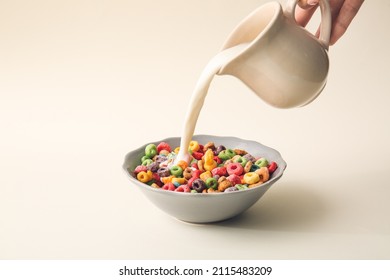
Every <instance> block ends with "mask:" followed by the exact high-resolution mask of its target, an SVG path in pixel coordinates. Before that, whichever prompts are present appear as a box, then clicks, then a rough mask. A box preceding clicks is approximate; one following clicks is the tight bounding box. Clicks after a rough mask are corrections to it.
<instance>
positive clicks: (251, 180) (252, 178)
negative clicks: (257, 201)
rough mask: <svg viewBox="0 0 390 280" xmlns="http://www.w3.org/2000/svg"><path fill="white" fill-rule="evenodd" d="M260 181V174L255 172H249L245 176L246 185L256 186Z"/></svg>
mask: <svg viewBox="0 0 390 280" xmlns="http://www.w3.org/2000/svg"><path fill="white" fill-rule="evenodd" d="M259 181H260V177H259V174H257V173H255V172H248V173H246V174H245V175H244V183H245V184H248V185H251V184H256V183H257V182H259Z"/></svg>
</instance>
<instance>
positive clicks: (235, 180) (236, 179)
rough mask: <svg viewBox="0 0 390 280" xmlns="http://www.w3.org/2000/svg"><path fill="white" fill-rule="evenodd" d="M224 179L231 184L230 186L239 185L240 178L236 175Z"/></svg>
mask: <svg viewBox="0 0 390 280" xmlns="http://www.w3.org/2000/svg"><path fill="white" fill-rule="evenodd" d="M226 179H227V180H229V181H230V183H232V186H235V185H236V184H241V178H240V177H239V176H237V175H236V174H232V175H229V176H228V177H227V178H226Z"/></svg>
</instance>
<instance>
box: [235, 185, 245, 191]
mask: <svg viewBox="0 0 390 280" xmlns="http://www.w3.org/2000/svg"><path fill="white" fill-rule="evenodd" d="M235 187H236V188H237V189H238V190H239V191H242V190H246V189H247V188H248V186H247V185H244V184H237V185H235Z"/></svg>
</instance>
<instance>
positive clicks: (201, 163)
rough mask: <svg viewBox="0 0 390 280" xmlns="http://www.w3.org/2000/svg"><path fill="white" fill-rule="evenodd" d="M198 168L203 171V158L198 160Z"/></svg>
mask: <svg viewBox="0 0 390 280" xmlns="http://www.w3.org/2000/svg"><path fill="white" fill-rule="evenodd" d="M198 169H199V170H200V171H201V172H204V171H205V169H204V167H203V160H202V159H201V160H198Z"/></svg>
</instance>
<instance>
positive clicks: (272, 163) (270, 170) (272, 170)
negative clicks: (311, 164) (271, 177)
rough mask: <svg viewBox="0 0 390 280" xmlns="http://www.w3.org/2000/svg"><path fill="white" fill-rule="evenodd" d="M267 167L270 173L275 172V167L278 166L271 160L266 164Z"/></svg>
mask: <svg viewBox="0 0 390 280" xmlns="http://www.w3.org/2000/svg"><path fill="white" fill-rule="evenodd" d="M267 168H268V172H269V174H272V173H274V172H275V170H276V168H278V164H277V163H276V162H274V161H273V162H271V163H270V164H269V165H268V166H267Z"/></svg>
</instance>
